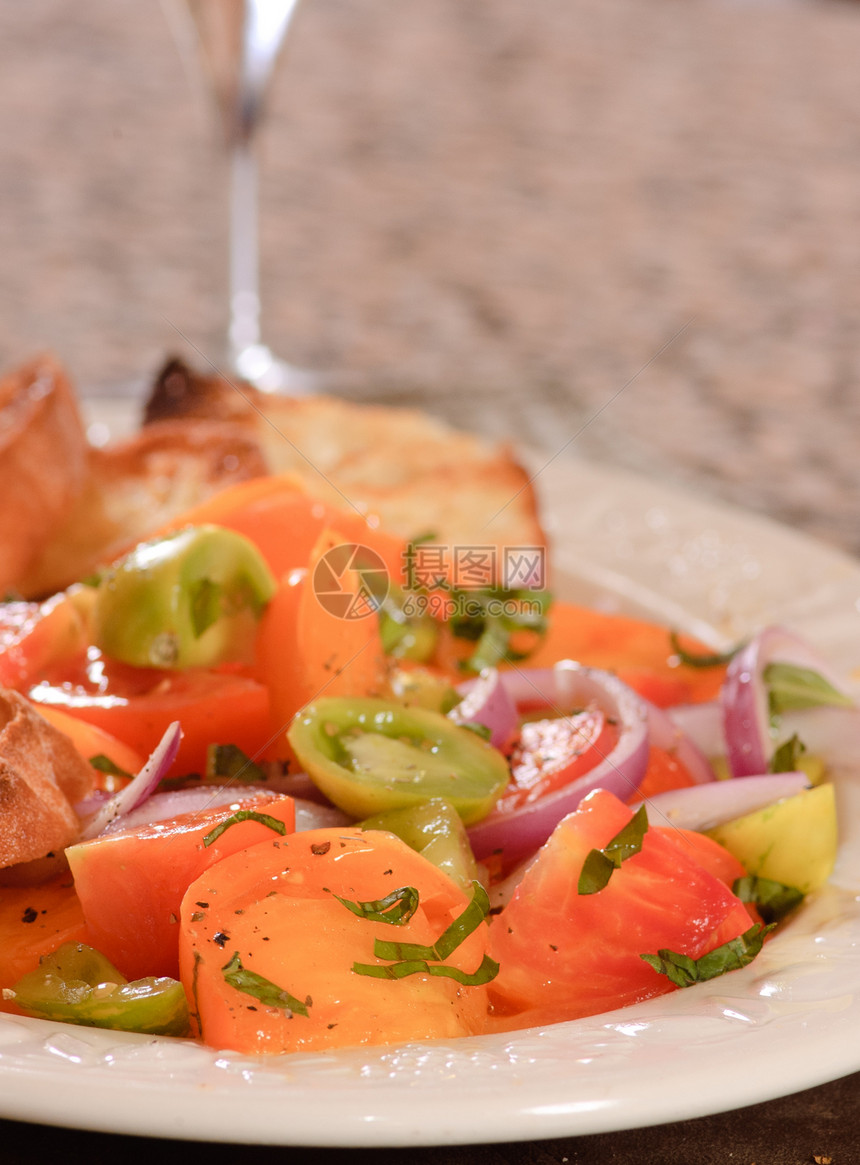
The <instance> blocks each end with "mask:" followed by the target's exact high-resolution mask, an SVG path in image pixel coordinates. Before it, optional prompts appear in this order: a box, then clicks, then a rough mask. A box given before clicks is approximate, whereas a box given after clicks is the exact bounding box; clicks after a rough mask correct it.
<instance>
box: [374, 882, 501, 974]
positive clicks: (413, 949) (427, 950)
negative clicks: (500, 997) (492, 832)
mask: <svg viewBox="0 0 860 1165" xmlns="http://www.w3.org/2000/svg"><path fill="white" fill-rule="evenodd" d="M489 912H490V899H489V898H488V896H487V892H486V890H485V889H484V887H483V886H482V885H481V884H480V882H473V883H472V900H471V901H470V903H469V905H468V906H467V907H466V908H465V910H464V911H463V913H462V914H460V915H459V916H458V917H457V918H455V919H454V921H453V922H452V923H451V925H450V926H449V927H448V928H447V930H445V931H443V933H442V934H441V935H440V936H439V938H438V939H437V940H436V942H435V943H434V944H433V945H432V946H424V945H422V944H421V943H398V942H387V941H385V940H384V939H376V940H375V941H374V944H373V953H374V955H375V956H376V958H377V959H389V960H391V961H390V962H389V964H388V965H387V966H383V965H380V964H378V963H353V965H352V969H353V971H354V972H355V974H356V975H368V976H370V977H371V978H373V979H405V978H407V976H409V975H418V974H422V975H437V976H440V975H441V976H443V977H444V978H447V979H455V980H456V981H457V982H458V983H462V984H463V985H464V986H466V987H478V986H480V985H481V984H483V983H489V982H490V980H491V979H494V978H495V977H496V975H497V974H498V973H499V964H498V963H496V962H494V961H493V960H492V959H491V958H490V957H489V955H484V958H483V959H482V960H481V965H480V966H479V967H478V969H477V970H476V971H472V972H467V971H461V970H460V968H459V967H451V966H449V965H447V964H446V963H445V962H444V960H445V959H447V958H448V957H449V956H450V955H452V954H453V953H454V951H455V950H456V949H457V947H459V946H460V944H461V943H463V942H465V940H466V939H467V938H468V937H469V935H470V934H472V933H473V932H474V931H475V930H477V929H478V927H479V926H480V925H481V923H482V922H484V921H485V920H486V918H487V915H488V914H489ZM431 960H433V961H431Z"/></svg>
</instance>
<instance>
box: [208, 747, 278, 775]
mask: <svg viewBox="0 0 860 1165" xmlns="http://www.w3.org/2000/svg"><path fill="white" fill-rule="evenodd" d="M206 778H207V780H210V781H222V780H223V781H242V782H244V783H245V784H252V785H256V784H260V783H263V782H265V781H266V779H267V777H266V772H265V770H264V769H262V768H261V767H260V766H259V765H258V764H256V763H255V762H254V761H252V760H251V758H250V757H249V756H247V755H246V754H245V753H244V752H242V750H241V748H239V746H238V745H237V744H210V746H209V748H208V749H207V752H206Z"/></svg>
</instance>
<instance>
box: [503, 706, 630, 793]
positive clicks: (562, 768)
mask: <svg viewBox="0 0 860 1165" xmlns="http://www.w3.org/2000/svg"><path fill="white" fill-rule="evenodd" d="M617 740H618V729H617V727H616V725H614V724H612V723H610V722H609V720H608V719H607V717H606V715H605V713H604V712H602V711H601V710H600V709H599V708H587V709H585V710H583V711H581V712H574V713H572V714H571V715H570V716H564V717H558V718H553V719H549V720H531V721H526V723H525V724H523V726H522V728H521V730H520V737H519V739H518V741H517V743H516V744H515V745H514V749H513V752H512V753H511V758H510V764H511V782H510V784H509V785H508V787H507V789H506V790H505V792H504V793H503V795H502V797H501V798H500V800H499V801H498V803H497V805H496V811H497V812H508V811H510V810H511V809H519V808H520V806H522V805H526V804H528V803H529V802H531V801H536V800H537V799H538V798H539V797H543V796H545V795H546V794H547V793H553V792H555V790H556V789H562V788H564V786H565V785H569V784H570V782H571V781H574V780H576V779H577V777H581V776H583V774H585V773H587V772H589V771H590V770H591V769H593V768H594V767H595V766H596V765H598V764H599V763H600V762H601V761H602V760H603V759H604V758H605V757H606V756H608V754H609V753H610V752H611V751H612V749H613V748H615V745H616V742H617Z"/></svg>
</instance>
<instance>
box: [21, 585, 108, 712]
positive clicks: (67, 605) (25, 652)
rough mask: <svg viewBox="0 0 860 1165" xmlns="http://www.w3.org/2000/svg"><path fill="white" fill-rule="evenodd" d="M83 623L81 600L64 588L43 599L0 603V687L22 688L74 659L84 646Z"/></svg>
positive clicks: (84, 620) (84, 633)
mask: <svg viewBox="0 0 860 1165" xmlns="http://www.w3.org/2000/svg"><path fill="white" fill-rule="evenodd" d="M84 600H85V594H84ZM86 627H87V624H86V619H85V618H84V615H83V610H82V603H81V602H79V601H78V600H77V599H76V598H74V597H72V596H71V595H70V594H69V593H66V592H63V593H62V594H58V595H54V596H53V597H52V598H50V599H47V600H46V601H45V602H44V603H31V602H12V603H3V604H0V687H3V688H14V689H15V690H16V691H19V692H20V691H24V690H25V689H26V688H27V687H28V686H29V685H30V684H34V683H36V682H37V681H38V680H40V679H41V678H42V676H43V674H44V673H45V672H47V671H48V670H50V669H51V668H54V667H57V666H59V665H61V664H63V663H65V662H68V661H69V660H72V659H76V658H77V657H78V656H79V655H80V653H81V651H83V649H84V648H85V647H86V642H87V640H86V635H87V630H86Z"/></svg>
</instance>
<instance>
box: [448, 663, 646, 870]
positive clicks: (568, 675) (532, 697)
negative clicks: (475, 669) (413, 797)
mask: <svg viewBox="0 0 860 1165" xmlns="http://www.w3.org/2000/svg"><path fill="white" fill-rule="evenodd" d="M499 674H500V675H501V676H502V678H503V680H504V682H505V686H506V687H508V690H509V692H511V694H512V696H514V699H515V700H516V702H517V703H543V704H547V705H549V706H550V707H552V708H553V709H554V712H555V715H557V716H559V717H560V716H563V715H564V714H565V711H566V710H570V709H571V708H582V707H587V706H588V705H589V704H597V705H598V706H599V707H600V708H601V709H602V710H603V711H604V713H605V714H606V715H607V716H608V717H610V718H611V719H612V720H614V721H615V722H616V723H617V724H618V728H619V734H618V740H617V743H616V745H615V748H613V749H612V751H611V752H610V753H609V754H608V755H607V756H605V757H604V758H603V759H602V760H601V761H600V762H599V763H598V764H597V765H595V767H594V768H593V769H591V771H590V772H588V773H585V774H584V775H583V776H582V777H579V778H578V779H577V780H574V781H571V783H570V784H569V785H567V786H565V787H564V788H563V789H559V790H558V791H557V792H554V793H548V794H547V795H546V796H544V797H541V798H539V799H538V800H537V801H532V802H529V803H527V804H525V805H523V806H522V807H521V808H519V809H515V810H512V811H510V812H507V813H491V814H490V815H489V817H486V818H484V820H483V821H481V822H479V823H478V824H477V825H474V826H472V828H471V829H470V830H469V840H470V841H471V843H472V849H473V850H474V853H475V857H477V858H478V859H481V858H485V857H488V856H489V855H491V854H493V853H495V852H497V851H499V850H503V851H504V860H505V865H506V866H508V867H510V865H512V864H513V863H514V862H516V861H518V860H520V859H521V858H522V857H524V856H526V855H527V854H529V853H533V852H534V851H535V850H536V849H538V848H539V847H540V846H541V845H543V843H544V842H545V841H546V839H547V838H548V837H549V835H550V834H551V833H552V831H553V829H555V827H556V825H557V824H558V823H559V821H561V819H562V818H563V817H566V816H567V815H568V813H572V812H573V810H574V809H576V807H577V806H578V805H579V803H580V801H582V799H583V798H584V797H586V796H587V795H588V794H589V793H590V792H592V790H594V789H598V788H600V789H608V790H609V791H610V792H612V793H615V794H616V796H618V797H620V798H621V799H622V800H624V801H626V800H628V799H629V798H630V796H631V795H632V794H633V793H634V792H635V791H636V789H638V788H639V785H640V784H641V783H642V778H643V777H644V775H645V770H646V768H647V767H648V752H649V747H650V746H649V742H648V711H647V708H646V705H645V703H644V701H642V700H641V699H640V698H639V696H637V695H636V693H635V692H634V691H632V689H630V688H628V687H627V685H626V684H624V683H622V682H621V680H619V679H618V678H617V677H616V676H614V675H611V674H610V673H609V672H605V671H600V670H598V669H597V668H587V667H581V666H580V665H579V664H575V663H570V662H568V661H565V662H564V663H561V664H558V665H557V666H556V667H555V668H552V669H551V670H550V669H540V670H539V671H537V672H536V671H534V670H531V671H529V670H522V671H520V670H517V671H503V672H500V673H499ZM518 696H520V697H521V698H519V699H518V698H517V697H518Z"/></svg>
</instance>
